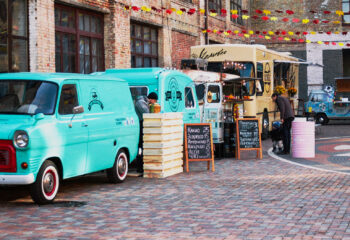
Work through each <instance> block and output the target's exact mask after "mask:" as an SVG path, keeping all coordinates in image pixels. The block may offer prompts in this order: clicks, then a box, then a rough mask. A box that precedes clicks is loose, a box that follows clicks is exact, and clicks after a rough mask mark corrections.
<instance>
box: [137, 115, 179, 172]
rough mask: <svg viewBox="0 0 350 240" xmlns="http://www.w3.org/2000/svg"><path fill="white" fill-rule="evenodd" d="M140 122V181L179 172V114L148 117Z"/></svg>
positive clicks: (144, 116) (145, 116) (144, 117)
mask: <svg viewBox="0 0 350 240" xmlns="http://www.w3.org/2000/svg"><path fill="white" fill-rule="evenodd" d="M143 119H144V121H143V134H144V135H143V170H144V172H143V177H145V178H165V177H168V176H171V175H174V174H177V173H181V172H183V120H182V113H148V114H144V115H143Z"/></svg>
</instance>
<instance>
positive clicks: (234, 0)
mask: <svg viewBox="0 0 350 240" xmlns="http://www.w3.org/2000/svg"><path fill="white" fill-rule="evenodd" d="M230 9H231V10H237V14H238V16H239V17H238V18H236V19H234V18H232V15H231V21H232V22H234V23H237V24H240V25H243V19H242V0H230Z"/></svg>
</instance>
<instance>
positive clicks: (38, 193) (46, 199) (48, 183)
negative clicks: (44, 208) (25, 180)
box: [29, 160, 60, 204]
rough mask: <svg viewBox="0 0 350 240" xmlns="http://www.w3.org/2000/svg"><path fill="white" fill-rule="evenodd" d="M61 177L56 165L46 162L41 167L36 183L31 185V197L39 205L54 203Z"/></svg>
mask: <svg viewBox="0 0 350 240" xmlns="http://www.w3.org/2000/svg"><path fill="white" fill-rule="evenodd" d="M59 186H60V177H59V174H58V170H57V167H56V165H55V164H54V163H53V162H52V161H49V160H47V161H45V162H44V163H43V165H42V166H41V168H40V170H39V173H38V175H37V177H36V181H35V182H34V183H33V184H32V185H30V189H29V190H30V195H31V197H32V199H33V201H34V202H36V203H37V204H48V203H51V202H53V201H54V199H55V197H56V195H57V192H58V188H59Z"/></svg>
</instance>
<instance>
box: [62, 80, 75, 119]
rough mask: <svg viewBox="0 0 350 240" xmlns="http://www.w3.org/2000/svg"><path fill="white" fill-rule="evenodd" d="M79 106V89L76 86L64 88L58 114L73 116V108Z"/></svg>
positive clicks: (71, 85) (67, 85)
mask: <svg viewBox="0 0 350 240" xmlns="http://www.w3.org/2000/svg"><path fill="white" fill-rule="evenodd" d="M76 106H79V103H78V94H77V87H76V85H75V84H65V85H63V86H62V92H61V97H60V103H59V107H58V113H59V114H61V115H67V114H73V108H74V107H76Z"/></svg>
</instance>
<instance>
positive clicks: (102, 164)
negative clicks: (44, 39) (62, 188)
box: [0, 73, 139, 204]
mask: <svg viewBox="0 0 350 240" xmlns="http://www.w3.org/2000/svg"><path fill="white" fill-rule="evenodd" d="M138 139H139V121H138V118H137V115H136V113H135V110H134V107H133V102H132V98H131V94H130V91H129V86H128V84H127V83H126V82H125V81H123V80H120V79H116V78H113V77H112V76H108V77H106V76H104V77H102V78H101V77H99V76H87V75H81V74H57V73H53V74H48V73H46V74H44V73H42V74H40V73H10V74H0V185H29V186H30V193H31V196H32V198H33V200H34V201H35V202H37V203H39V204H44V203H49V202H52V201H53V200H54V198H55V197H56V195H57V191H58V189H59V185H60V181H61V180H62V179H67V178H71V177H75V176H79V175H83V174H88V173H92V172H96V171H100V170H107V177H108V179H109V180H110V182H113V183H117V182H123V181H124V180H125V178H126V176H127V173H128V164H129V163H130V162H131V161H133V160H134V159H135V157H136V155H137V152H138V141H139V140H138Z"/></svg>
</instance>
